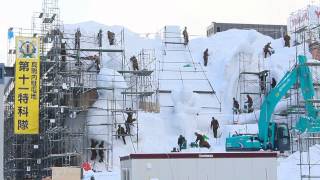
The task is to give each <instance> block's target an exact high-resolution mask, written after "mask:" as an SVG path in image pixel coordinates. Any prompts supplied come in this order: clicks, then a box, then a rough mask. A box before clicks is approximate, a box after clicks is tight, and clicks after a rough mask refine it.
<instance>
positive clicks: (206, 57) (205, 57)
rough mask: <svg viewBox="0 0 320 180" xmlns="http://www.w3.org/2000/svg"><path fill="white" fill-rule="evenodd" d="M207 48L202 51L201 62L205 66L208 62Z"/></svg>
mask: <svg viewBox="0 0 320 180" xmlns="http://www.w3.org/2000/svg"><path fill="white" fill-rule="evenodd" d="M208 51H209V50H208V48H207V49H206V50H205V51H204V52H203V64H204V66H207V64H208V57H209V52H208Z"/></svg>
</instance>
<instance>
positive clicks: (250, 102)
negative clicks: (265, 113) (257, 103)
mask: <svg viewBox="0 0 320 180" xmlns="http://www.w3.org/2000/svg"><path fill="white" fill-rule="evenodd" d="M245 103H247V108H248V113H251V112H253V100H252V98H251V96H250V95H249V94H247V101H246V102H245Z"/></svg>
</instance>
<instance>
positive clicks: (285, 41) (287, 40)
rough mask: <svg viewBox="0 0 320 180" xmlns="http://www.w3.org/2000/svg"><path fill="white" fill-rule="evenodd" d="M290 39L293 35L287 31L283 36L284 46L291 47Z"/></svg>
mask: <svg viewBox="0 0 320 180" xmlns="http://www.w3.org/2000/svg"><path fill="white" fill-rule="evenodd" d="M290 39H291V37H290V36H289V35H288V34H287V33H286V34H285V35H284V37H283V40H284V47H290Z"/></svg>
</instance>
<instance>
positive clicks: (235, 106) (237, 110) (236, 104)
mask: <svg viewBox="0 0 320 180" xmlns="http://www.w3.org/2000/svg"><path fill="white" fill-rule="evenodd" d="M232 109H233V113H235V114H238V113H239V114H240V105H239V102H238V101H237V100H236V98H233V108H232Z"/></svg>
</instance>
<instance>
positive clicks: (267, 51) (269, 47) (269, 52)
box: [263, 42, 273, 58]
mask: <svg viewBox="0 0 320 180" xmlns="http://www.w3.org/2000/svg"><path fill="white" fill-rule="evenodd" d="M272 49H273V48H272V47H271V42H268V43H267V44H266V45H265V46H264V48H263V52H264V58H267V55H268V54H269V56H271V54H272V52H271V50H272Z"/></svg>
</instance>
